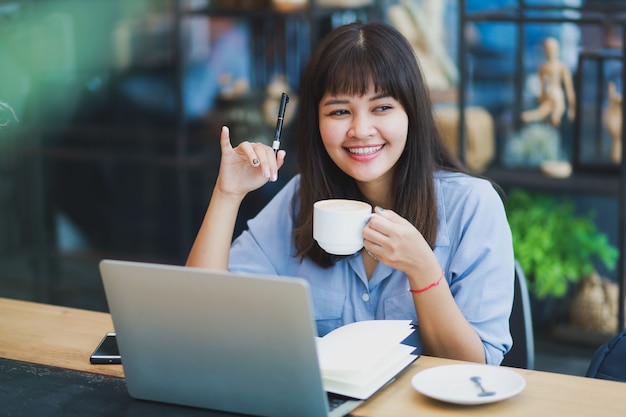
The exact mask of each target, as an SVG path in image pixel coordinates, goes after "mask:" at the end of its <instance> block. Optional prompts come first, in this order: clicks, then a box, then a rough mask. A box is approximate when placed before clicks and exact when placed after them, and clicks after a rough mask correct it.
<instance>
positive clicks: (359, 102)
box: [319, 85, 409, 186]
mask: <svg viewBox="0 0 626 417" xmlns="http://www.w3.org/2000/svg"><path fill="white" fill-rule="evenodd" d="M319 120H320V123H319V128H320V134H321V136H322V142H323V143H324V147H325V148H326V152H328V155H329V156H330V158H331V159H332V160H333V161H334V162H335V164H337V166H338V167H339V168H340V169H341V170H342V171H343V172H345V173H346V174H348V175H349V176H351V177H352V178H354V179H355V180H356V181H357V182H360V183H382V184H384V185H387V186H388V185H389V184H390V183H391V181H392V179H393V170H394V167H395V164H396V162H397V161H398V159H399V158H400V155H401V154H402V151H403V150H404V146H405V145H406V141H407V132H408V125H409V119H408V116H407V113H406V111H405V110H404V107H403V106H402V105H401V104H400V102H398V101H397V100H395V99H394V98H392V97H390V96H388V95H386V94H384V93H383V94H380V93H376V92H375V91H374V87H373V85H370V89H369V90H368V92H367V93H366V94H365V95H363V96H361V97H359V96H348V95H338V96H332V95H330V94H328V93H326V94H325V95H324V97H322V99H321V101H320V103H319Z"/></svg>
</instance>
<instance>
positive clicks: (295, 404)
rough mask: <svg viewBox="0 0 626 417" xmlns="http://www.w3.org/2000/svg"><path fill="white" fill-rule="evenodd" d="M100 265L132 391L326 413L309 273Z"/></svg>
mask: <svg viewBox="0 0 626 417" xmlns="http://www.w3.org/2000/svg"><path fill="white" fill-rule="evenodd" d="M100 272H101V276H102V280H103V284H104V289H105V294H106V298H107V302H108V305H109V310H110V313H111V316H112V319H113V324H114V327H115V332H116V333H117V341H118V345H119V350H120V353H121V356H122V364H123V367H124V374H125V377H126V384H127V388H128V392H129V394H130V395H131V396H132V397H134V398H137V399H144V400H153V401H161V402H168V403H174V404H180V405H188V406H194V407H202V408H209V409H215V410H223V411H229V412H236V413H244V414H253V415H266V416H285V417H287V416H289V417H293V416H301V417H322V416H327V414H328V400H327V395H326V393H325V392H324V389H323V385H322V378H321V374H320V370H319V364H318V358H317V352H316V346H315V335H316V330H315V328H314V319H313V312H312V305H311V300H310V295H309V291H308V284H307V282H306V281H304V280H302V279H299V278H289V279H285V278H279V277H271V276H251V275H239V274H233V273H229V272H224V271H211V270H206V269H200V268H186V267H181V266H171V265H161V264H149V263H138V262H127V261H116V260H103V261H101V263H100Z"/></svg>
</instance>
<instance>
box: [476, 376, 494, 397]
mask: <svg viewBox="0 0 626 417" xmlns="http://www.w3.org/2000/svg"><path fill="white" fill-rule="evenodd" d="M470 380H471V381H472V382H473V383H474V384H476V385H477V386H478V388H480V392H479V393H478V396H479V397H490V396H492V395H496V393H495V392H493V391H487V390H485V387H483V383H482V381H481V378H480V377H479V376H472V377H470Z"/></svg>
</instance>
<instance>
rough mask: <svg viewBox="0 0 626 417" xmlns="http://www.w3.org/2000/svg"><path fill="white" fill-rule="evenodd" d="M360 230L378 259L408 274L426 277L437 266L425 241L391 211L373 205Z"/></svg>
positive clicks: (406, 222)
mask: <svg viewBox="0 0 626 417" xmlns="http://www.w3.org/2000/svg"><path fill="white" fill-rule="evenodd" d="M374 212H375V215H374V216H372V218H371V219H370V221H369V223H368V224H367V226H366V227H365V229H364V230H363V238H364V240H365V242H364V244H365V248H366V249H367V250H368V251H370V252H371V253H372V254H373V255H374V256H376V258H378V260H379V261H380V262H382V263H384V264H385V265H388V266H390V267H392V268H394V269H397V270H400V271H403V272H404V273H406V274H407V275H408V276H424V275H426V276H429V275H428V273H429V272H430V271H432V270H433V269H434V268H435V269H439V264H438V262H437V258H436V257H435V255H434V253H433V251H432V249H431V248H430V246H429V245H428V242H426V240H425V239H424V237H423V236H422V234H421V233H420V231H419V230H417V229H416V228H415V227H414V226H413V225H412V224H411V223H410V222H409V221H408V220H406V219H405V218H403V217H401V216H400V215H398V214H397V213H395V212H394V211H393V210H388V209H381V208H380V207H376V209H375V210H374Z"/></svg>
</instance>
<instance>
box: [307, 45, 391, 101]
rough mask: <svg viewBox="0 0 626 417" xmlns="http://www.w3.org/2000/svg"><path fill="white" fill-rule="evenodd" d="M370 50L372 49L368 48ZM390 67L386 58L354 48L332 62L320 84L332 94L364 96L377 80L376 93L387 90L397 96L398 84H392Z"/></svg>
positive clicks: (326, 91) (325, 90) (375, 84)
mask: <svg viewBox="0 0 626 417" xmlns="http://www.w3.org/2000/svg"><path fill="white" fill-rule="evenodd" d="M369 52H370V53H371V51H369ZM390 70H391V69H390V68H387V65H386V60H384V59H379V58H378V57H375V58H372V57H371V56H370V55H369V54H368V52H367V51H366V50H365V49H364V48H353V49H352V50H350V51H347V53H345V55H344V57H342V59H336V60H333V61H332V62H330V63H329V65H328V67H327V71H326V74H325V77H321V78H322V79H321V80H320V81H321V83H320V84H319V85H320V86H324V88H323V89H321V90H318V91H323V92H324V93H329V94H331V95H344V94H345V95H348V96H359V97H360V96H363V95H365V94H366V93H367V92H368V90H369V88H370V85H371V84H372V83H373V84H374V90H375V92H376V93H385V94H389V95H391V96H393V97H394V98H397V95H396V94H394V93H395V90H396V89H395V88H393V86H392V85H391V84H390V83H391V78H392V77H389V76H387V75H386V74H389V72H390Z"/></svg>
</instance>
